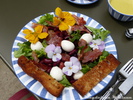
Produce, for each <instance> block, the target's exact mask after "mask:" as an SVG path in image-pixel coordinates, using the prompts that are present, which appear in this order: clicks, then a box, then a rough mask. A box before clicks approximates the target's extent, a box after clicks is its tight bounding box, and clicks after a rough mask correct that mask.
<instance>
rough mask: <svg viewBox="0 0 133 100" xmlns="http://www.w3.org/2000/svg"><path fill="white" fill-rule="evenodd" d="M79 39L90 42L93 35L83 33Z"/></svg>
mask: <svg viewBox="0 0 133 100" xmlns="http://www.w3.org/2000/svg"><path fill="white" fill-rule="evenodd" d="M80 39H84V40H85V41H86V42H87V43H90V42H91V41H92V39H93V37H92V35H91V34H90V33H85V34H83V35H82V36H81V38H80Z"/></svg>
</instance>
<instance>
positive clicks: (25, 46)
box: [14, 41, 32, 58]
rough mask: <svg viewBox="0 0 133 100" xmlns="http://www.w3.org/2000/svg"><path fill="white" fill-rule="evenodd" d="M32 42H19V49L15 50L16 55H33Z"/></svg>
mask: <svg viewBox="0 0 133 100" xmlns="http://www.w3.org/2000/svg"><path fill="white" fill-rule="evenodd" d="M30 44H31V43H30V42H29V41H27V42H24V43H18V44H17V45H18V46H19V49H18V50H16V51H14V56H15V57H16V58H19V57H20V56H22V55H24V56H26V57H30V56H31V55H32V50H31V48H30Z"/></svg>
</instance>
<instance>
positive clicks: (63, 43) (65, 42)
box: [61, 40, 75, 52]
mask: <svg viewBox="0 0 133 100" xmlns="http://www.w3.org/2000/svg"><path fill="white" fill-rule="evenodd" d="M61 47H62V49H63V50H64V51H67V52H70V51H72V50H73V49H74V48H75V45H74V44H73V43H72V42H71V41H68V40H63V41H61Z"/></svg>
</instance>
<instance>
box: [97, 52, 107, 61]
mask: <svg viewBox="0 0 133 100" xmlns="http://www.w3.org/2000/svg"><path fill="white" fill-rule="evenodd" d="M108 55H109V52H108V51H105V50H104V51H103V52H102V55H101V56H100V57H99V62H101V61H103V60H104V59H105V58H106V57H107V56H108Z"/></svg>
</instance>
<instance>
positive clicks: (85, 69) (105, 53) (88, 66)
mask: <svg viewBox="0 0 133 100" xmlns="http://www.w3.org/2000/svg"><path fill="white" fill-rule="evenodd" d="M108 55H109V52H108V51H103V53H102V55H101V56H100V57H99V60H95V61H94V62H91V63H89V64H83V65H82V69H81V71H82V72H83V73H84V74H85V73H87V72H88V71H89V70H91V69H92V68H93V67H94V66H96V65H97V64H98V63H99V62H101V61H103V60H104V59H105V58H106V57H107V56H108Z"/></svg>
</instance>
